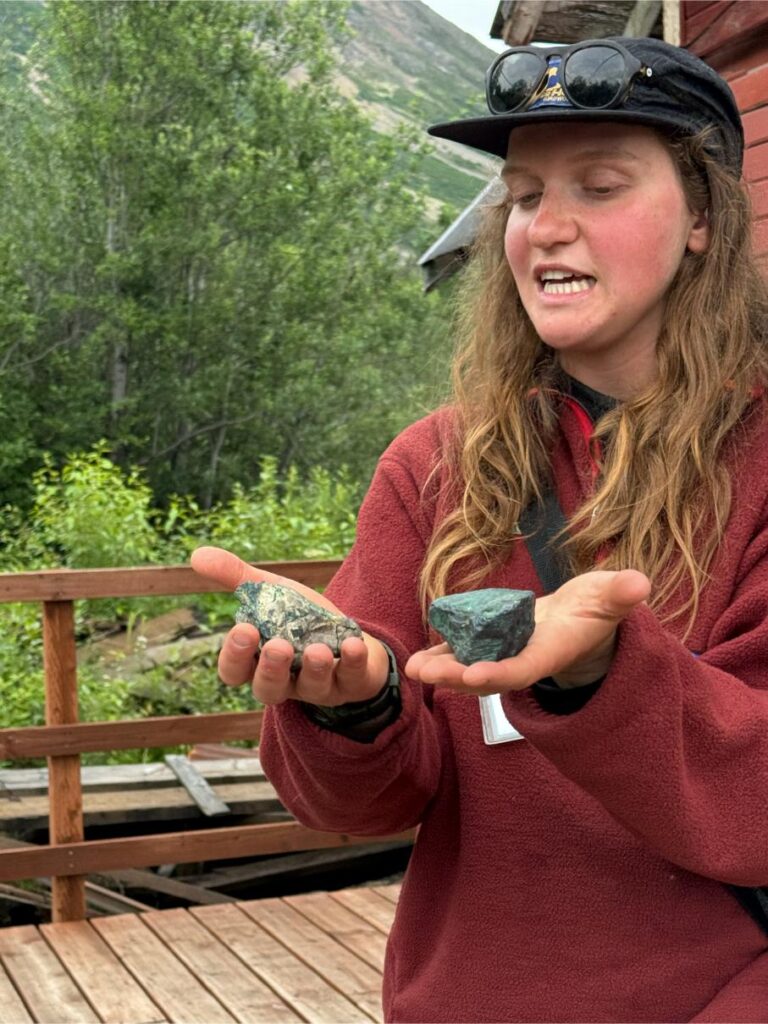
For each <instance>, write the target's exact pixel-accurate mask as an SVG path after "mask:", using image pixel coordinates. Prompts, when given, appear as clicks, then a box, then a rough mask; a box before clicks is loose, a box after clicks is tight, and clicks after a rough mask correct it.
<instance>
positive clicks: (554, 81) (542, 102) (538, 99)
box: [525, 57, 573, 110]
mask: <svg viewBox="0 0 768 1024" xmlns="http://www.w3.org/2000/svg"><path fill="white" fill-rule="evenodd" d="M547 64H548V67H547V77H546V79H545V81H544V82H543V83H542V88H541V91H539V92H537V93H536V94H535V95H534V96H533V101H532V102H531V103H529V104H528V105H527V106H526V108H525V109H526V110H538V109H539V107H571V108H572V107H573V104H572V103H570V101H569V100H568V97H567V96H566V95H565V93H564V92H563V87H562V85H561V84H560V58H559V57H550V58H549V60H548V61H547Z"/></svg>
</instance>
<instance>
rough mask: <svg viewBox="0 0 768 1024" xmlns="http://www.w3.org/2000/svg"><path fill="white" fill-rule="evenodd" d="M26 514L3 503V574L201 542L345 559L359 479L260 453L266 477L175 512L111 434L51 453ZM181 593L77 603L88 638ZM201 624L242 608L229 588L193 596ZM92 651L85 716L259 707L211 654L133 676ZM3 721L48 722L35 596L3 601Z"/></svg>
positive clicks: (247, 551) (176, 552)
mask: <svg viewBox="0 0 768 1024" xmlns="http://www.w3.org/2000/svg"><path fill="white" fill-rule="evenodd" d="M33 486H34V500H33V503H32V506H31V509H30V511H29V512H28V513H22V512H21V511H20V510H19V509H18V508H15V507H13V506H7V507H6V508H4V509H2V510H0V571H6V572H9V571H17V572H18V571H24V570H36V569H41V568H56V567H67V568H100V567H107V566H111V565H114V566H119V565H141V564H147V563H150V562H154V563H157V564H173V563H177V562H181V561H186V560H187V558H188V556H189V554H190V552H191V551H192V550H193V548H195V547H196V546H198V545H199V544H203V543H211V544H216V545H219V546H221V547H227V548H230V549H231V550H233V551H235V552H237V553H238V554H239V555H240V556H241V557H243V558H245V559H246V560H248V561H282V560H291V559H311V558H334V557H342V556H343V555H344V554H346V552H347V551H348V550H349V548H350V547H351V545H352V542H353V539H354V530H355V517H356V509H357V505H358V500H359V493H360V492H359V488H358V487H357V485H356V484H355V483H354V482H353V481H352V480H351V479H350V477H349V475H348V473H347V472H346V471H344V470H342V471H340V472H338V473H336V474H333V473H331V472H329V471H328V470H325V469H323V468H319V467H318V468H315V469H313V470H312V471H311V472H310V473H309V474H308V475H307V476H306V477H302V476H301V474H300V473H299V472H298V471H297V470H296V469H295V468H291V469H289V470H288V472H287V473H286V474H285V476H284V477H283V478H281V477H280V476H279V474H278V472H277V466H276V462H275V460H274V459H270V458H266V459H264V460H262V462H261V465H260V467H259V476H258V481H257V483H256V484H254V485H253V486H252V487H248V488H246V487H243V486H237V487H236V488H235V490H234V493H233V495H232V497H231V499H230V500H229V501H228V502H226V503H223V504H221V505H218V506H215V507H214V508H212V509H210V510H201V509H200V508H199V506H198V505H197V504H196V503H195V502H194V501H193V500H192V499H191V498H188V497H175V498H174V499H173V500H172V501H171V502H170V503H169V506H168V508H167V509H165V510H163V511H160V510H157V509H154V508H153V507H152V499H151V492H150V490H149V488H148V487H147V485H146V483H145V482H144V479H143V477H142V476H141V474H140V473H139V472H138V471H137V470H135V469H131V470H129V471H127V472H123V471H122V470H120V469H119V468H118V467H117V466H116V465H115V464H114V463H113V462H112V460H111V459H110V458H109V454H108V448H107V445H106V444H105V443H101V444H99V445H97V446H95V447H94V448H93V449H92V450H91V451H89V452H85V453H76V454H74V455H72V456H71V457H70V458H69V459H68V460H67V462H66V463H65V464H64V465H63V466H62V467H60V468H57V467H55V466H54V465H53V463H52V461H51V460H50V459H47V460H46V463H45V466H44V468H43V469H41V470H40V471H39V472H38V473H37V474H35V477H34V480H33ZM182 600H183V599H181V598H168V599H159V598H152V599H149V598H142V599H139V600H137V599H135V598H134V599H128V598H123V599H115V600H114V601H93V602H86V601H81V602H77V603H76V606H75V607H76V627H77V631H78V638H79V640H80V643H81V646H83V645H88V644H90V643H91V642H92V641H93V640H94V639H97V638H98V636H99V635H100V633H102V632H103V631H104V629H105V628H107V629H110V630H116V629H120V628H122V629H123V630H125V629H127V630H128V631H129V632H130V631H131V630H133V629H134V628H135V627H136V625H137V623H138V622H139V621H140V620H141V619H143V618H146V617H150V616H154V615H158V614H160V613H161V612H164V611H167V610H169V608H172V607H175V606H178V605H179V604H180V603H181V601H182ZM195 608H196V611H197V615H198V619H199V624H200V632H203V633H204V632H206V631H211V630H212V629H215V628H218V627H221V628H224V627H225V626H227V625H228V624H229V623H230V622H231V621H232V620H233V615H234V610H235V607H234V601H233V598H232V596H231V595H224V594H209V595H201V596H200V597H199V598H197V599H196V600H195ZM95 649H96V648H95V647H92V648H91V650H90V651H89V652H88V653H89V655H90V656H89V657H88V658H87V659H84V660H83V664H81V666H80V667H79V669H78V682H79V686H78V696H79V705H80V718H81V720H83V721H109V720H114V719H119V718H137V717H144V716H151V715H166V714H168V715H173V714H195V713H197V714H202V713H207V712H215V711H234V710H248V709H252V708H253V707H254V706H255V702H254V700H253V697H252V695H251V694H250V691H249V689H248V687H240V688H235V689H232V688H229V687H225V686H223V685H221V684H220V683H218V681H217V677H216V666H215V654H214V653H213V651H210V652H208V653H204V654H201V655H198V656H196V657H194V658H191V659H186V660H185V659H182V658H181V657H179V658H176V659H174V658H171V659H170V660H169V661H168V662H167V663H165V664H163V665H158V666H156V667H154V668H152V669H150V670H149V671H139V670H138V669H137V670H136V673H135V674H134V675H133V676H131V677H126V674H125V673H124V672H123V671H116V670H115V667H114V664H112V665H109V664H107V663H102V664H100V663H99V662H98V661H94V660H93V657H92V655H93V651H94V650H95ZM0 664H1V665H2V671H0V728H9V727H21V726H26V725H40V724H43V721H44V712H43V692H44V685H43V667H42V634H41V622H40V609H39V607H38V606H36V605H34V604H5V605H0ZM158 753H159V752H157V751H150V750H143V751H122V752H115V753H112V754H109V755H102V754H98V755H89V756H88V757H87V758H84V761H86V763H87V762H88V761H98V762H102V763H103V762H125V761H137V760H139V761H141V760H147V759H148V758H151V757H155V756H157V755H158Z"/></svg>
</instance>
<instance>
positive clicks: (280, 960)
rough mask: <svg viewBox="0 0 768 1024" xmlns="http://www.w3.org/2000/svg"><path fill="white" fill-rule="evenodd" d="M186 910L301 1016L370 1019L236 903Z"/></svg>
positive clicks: (329, 1023)
mask: <svg viewBox="0 0 768 1024" xmlns="http://www.w3.org/2000/svg"><path fill="white" fill-rule="evenodd" d="M190 913H191V914H192V915H193V916H194V917H195V919H196V920H198V921H200V922H201V924H203V925H204V926H205V927H206V928H207V929H208V930H209V931H210V932H211V933H212V934H214V935H215V936H216V937H217V938H218V939H220V940H221V942H223V943H224V945H225V946H227V948H228V949H231V950H232V951H233V952H234V953H236V954H237V956H238V957H239V959H240V960H242V961H243V963H244V964H246V965H247V966H248V967H249V968H250V969H251V970H252V971H253V972H254V973H255V974H257V975H258V976H259V977H260V978H261V979H262V981H264V982H265V983H266V984H267V985H269V987H270V988H271V989H273V991H275V992H276V993H277V994H278V995H279V996H280V998H281V999H283V1000H285V1002H286V1003H287V1004H288V1005H289V1006H290V1007H291V1008H292V1009H293V1010H294V1011H295V1012H296V1013H297V1014H298V1015H299V1016H300V1017H302V1018H303V1019H304V1020H306V1021H310V1022H312V1024H339V1022H341V1021H344V1022H350V1024H351V1022H352V1021H357V1022H360V1021H362V1022H369V1021H370V1020H371V1017H370V1016H369V1015H368V1014H366V1013H364V1012H361V1010H360V1009H359V1008H358V1007H357V1006H355V1005H354V1004H353V1003H352V1002H350V1000H349V999H347V998H346V996H345V995H343V994H342V993H341V992H339V991H337V990H336V988H334V987H333V986H332V985H329V984H328V982H326V981H324V980H323V978H321V977H320V976H319V975H318V974H317V973H316V972H315V971H313V970H312V969H311V966H307V964H305V963H304V962H303V958H301V957H299V958H297V956H296V954H295V953H294V951H293V950H292V949H291V948H290V942H288V943H286V942H285V941H284V940H283V939H282V937H281V941H277V940H276V939H275V938H273V937H272V936H271V935H269V934H268V933H267V932H266V931H265V930H264V929H263V928H261V927H259V925H258V924H256V922H255V921H253V920H252V919H251V918H250V917H248V916H247V915H246V914H244V913H243V912H242V911H241V910H240V909H239V906H228V907H200V908H197V909H195V910H191V911H190ZM286 945H287V946H288V947H289V948H286Z"/></svg>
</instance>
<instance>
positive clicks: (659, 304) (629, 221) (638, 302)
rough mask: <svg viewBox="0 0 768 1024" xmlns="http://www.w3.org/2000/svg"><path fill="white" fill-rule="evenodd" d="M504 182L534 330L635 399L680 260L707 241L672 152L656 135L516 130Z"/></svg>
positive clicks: (592, 381) (518, 275)
mask: <svg viewBox="0 0 768 1024" xmlns="http://www.w3.org/2000/svg"><path fill="white" fill-rule="evenodd" d="M502 177H503V179H504V181H505V183H506V185H507V188H508V190H509V193H510V196H511V200H512V207H511V211H510V214H509V219H508V222H507V229H506V234H505V251H506V256H507V260H508V262H509V266H510V268H511V270H512V274H513V276H514V279H515V283H516V285H517V288H518V291H519V293H520V298H521V300H522V303H523V305H524V307H525V309H526V312H527V313H528V316H529V317H530V319H531V321H532V322H533V325H534V327H535V329H536V332H537V333H538V335H539V337H540V338H541V340H542V341H544V342H545V343H546V344H547V345H549V346H551V347H552V348H554V349H556V350H557V351H558V352H559V353H560V362H561V364H562V365H563V368H564V369H565V370H567V371H568V372H569V373H572V374H573V375H574V376H576V377H578V378H579V379H580V380H582V381H583V382H584V383H586V384H589V385H590V386H592V387H595V388H596V389H597V390H604V391H607V393H609V394H614V395H615V396H616V397H620V398H621V397H627V395H628V393H629V392H628V391H627V387H629V388H630V390H631V389H632V388H637V387H638V386H642V384H643V383H646V382H647V380H649V379H650V378H651V377H652V375H653V373H654V370H655V365H656V361H655V347H656V340H657V338H658V336H659V331H660V329H661V325H662V320H663V316H664V304H665V297H666V294H667V291H668V290H669V287H670V284H671V282H672V279H673V278H674V276H675V272H676V271H677V268H678V267H679V265H680V261H681V260H682V258H683V254H684V253H685V251H686V249H690V250H691V251H693V252H703V251H704V250H705V249H706V247H707V244H708V241H709V232H708V227H707V224H706V219H705V218H704V217H703V216H700V215H698V214H696V213H692V212H691V211H690V210H689V209H688V207H687V204H686V200H685V196H684V194H683V188H682V184H681V182H680V178H679V175H678V172H677V168H676V166H675V163H674V161H673V158H672V156H671V154H670V153H669V151H668V150H667V148H666V147H665V146H664V144H663V143H662V142H661V141H660V139H659V138H658V137H657V136H656V135H655V134H654V132H653V131H651V129H649V128H644V127H635V126H630V125H622V124H612V123H607V124H591V123H589V122H586V121H584V122H578V123H573V124H568V125H565V124H562V123H560V124H557V125H527V126H525V127H521V128H517V129H515V130H514V132H512V135H511V139H510V147H509V152H508V156H507V160H506V163H505V165H504V170H503V172H502ZM622 389H623V390H625V392H627V393H626V394H620V393H619V392H620V391H621V390H622Z"/></svg>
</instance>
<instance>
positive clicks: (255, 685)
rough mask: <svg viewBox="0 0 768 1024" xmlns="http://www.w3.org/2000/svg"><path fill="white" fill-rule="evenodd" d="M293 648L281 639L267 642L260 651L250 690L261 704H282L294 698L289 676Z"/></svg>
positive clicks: (293, 684)
mask: <svg viewBox="0 0 768 1024" xmlns="http://www.w3.org/2000/svg"><path fill="white" fill-rule="evenodd" d="M292 664H293V647H291V645H290V644H289V643H288V641H287V640H283V639H282V637H274V638H273V639H272V640H268V641H267V642H266V643H265V644H264V646H263V647H262V649H261V653H260V654H259V660H258V662H257V663H256V671H255V672H254V673H253V682H252V684H251V689H252V690H253V695H254V697H255V698H256V699H257V700H260V701H261V702H262V703H263V704H282V702H283V701H285V700H288V698H289V697H294V696H295V695H296V692H295V682H294V679H293V676H292V674H291V666H292Z"/></svg>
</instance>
